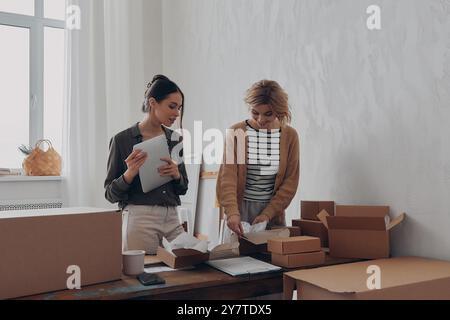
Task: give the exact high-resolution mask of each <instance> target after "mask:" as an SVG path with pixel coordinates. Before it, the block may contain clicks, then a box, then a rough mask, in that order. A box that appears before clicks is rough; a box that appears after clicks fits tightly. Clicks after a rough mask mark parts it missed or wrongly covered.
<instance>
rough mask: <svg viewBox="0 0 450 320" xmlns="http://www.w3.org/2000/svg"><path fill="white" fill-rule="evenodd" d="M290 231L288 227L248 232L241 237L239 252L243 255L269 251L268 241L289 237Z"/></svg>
mask: <svg viewBox="0 0 450 320" xmlns="http://www.w3.org/2000/svg"><path fill="white" fill-rule="evenodd" d="M289 233H290V232H289V230H288V229H286V228H283V229H274V230H265V231H261V232H254V233H246V234H244V237H241V238H239V254H240V255H241V256H242V255H248V254H253V253H261V252H267V241H268V240H269V239H273V238H289Z"/></svg>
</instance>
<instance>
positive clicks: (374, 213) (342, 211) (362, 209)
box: [336, 205, 389, 218]
mask: <svg viewBox="0 0 450 320" xmlns="http://www.w3.org/2000/svg"><path fill="white" fill-rule="evenodd" d="M388 215H389V207H388V206H347V205H338V206H336V216H339V217H382V218H384V217H385V216H388Z"/></svg>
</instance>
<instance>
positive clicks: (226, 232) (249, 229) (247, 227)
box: [222, 221, 267, 243]
mask: <svg viewBox="0 0 450 320" xmlns="http://www.w3.org/2000/svg"><path fill="white" fill-rule="evenodd" d="M241 225H242V229H243V230H244V234H246V233H253V232H260V231H264V230H266V228H267V221H264V222H260V223H257V224H255V225H251V224H250V223H248V222H245V221H243V222H241ZM236 241H239V240H238V238H237V236H236V235H235V233H234V232H233V231H231V229H230V228H228V225H227V224H226V222H225V225H224V228H223V241H222V243H233V242H236Z"/></svg>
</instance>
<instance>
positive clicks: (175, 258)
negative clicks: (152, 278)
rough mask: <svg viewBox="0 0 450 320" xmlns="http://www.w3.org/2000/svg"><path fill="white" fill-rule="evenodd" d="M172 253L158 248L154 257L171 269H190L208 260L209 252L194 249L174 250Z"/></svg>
mask: <svg viewBox="0 0 450 320" xmlns="http://www.w3.org/2000/svg"><path fill="white" fill-rule="evenodd" d="M172 252H173V254H172V253H170V252H169V251H167V250H166V249H164V248H162V247H158V250H157V252H156V257H157V258H158V259H161V261H162V262H164V263H165V264H166V265H168V266H169V267H171V268H172V269H179V268H186V267H191V266H195V265H196V264H200V263H202V262H205V261H208V260H209V252H201V251H198V250H194V249H174V250H173V251H172Z"/></svg>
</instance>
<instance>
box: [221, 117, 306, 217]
mask: <svg viewBox="0 0 450 320" xmlns="http://www.w3.org/2000/svg"><path fill="white" fill-rule="evenodd" d="M246 128H247V125H246V122H245V121H243V122H240V123H237V124H235V125H233V126H232V127H231V129H234V130H238V129H241V130H243V131H244V132H245V131H246ZM229 139H230V136H228V137H227V142H226V144H225V151H226V149H227V145H229V141H230V140H229ZM234 140H235V141H234V163H233V164H226V163H225V158H226V154H225V153H226V152H224V161H223V164H222V165H221V166H220V170H219V175H218V177H217V186H216V196H217V200H218V201H219V204H220V205H221V206H222V207H224V209H225V214H226V215H227V217H230V216H232V215H240V211H241V205H242V201H243V198H244V191H245V184H246V179H247V164H246V163H243V164H237V146H238V143H237V138H234ZM247 143H248V138H247V136H246V138H245V149H244V150H241V153H240V155H241V156H242V157H245V160H244V162H246V161H247V159H246V154H247ZM231 145H233V144H231ZM228 148H229V146H228ZM242 152H243V153H242ZM299 175H300V142H299V137H298V134H297V131H296V130H295V129H294V128H292V127H290V126H283V127H282V128H281V136H280V164H279V170H278V174H277V176H276V179H275V188H274V194H273V196H272V199H271V200H270V202H269V204H268V205H267V207H266V208H265V209H264V210H263V212H262V213H261V214H264V215H266V216H268V217H269V218H270V219H271V222H272V223H273V224H281V225H285V212H284V211H285V209H286V208H287V207H288V206H289V204H290V203H291V201H292V199H293V198H294V196H295V193H296V192H297V187H298V183H299Z"/></svg>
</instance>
